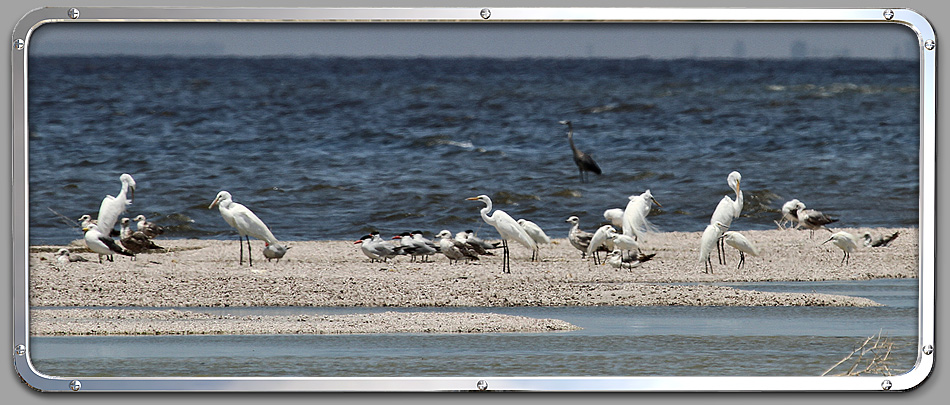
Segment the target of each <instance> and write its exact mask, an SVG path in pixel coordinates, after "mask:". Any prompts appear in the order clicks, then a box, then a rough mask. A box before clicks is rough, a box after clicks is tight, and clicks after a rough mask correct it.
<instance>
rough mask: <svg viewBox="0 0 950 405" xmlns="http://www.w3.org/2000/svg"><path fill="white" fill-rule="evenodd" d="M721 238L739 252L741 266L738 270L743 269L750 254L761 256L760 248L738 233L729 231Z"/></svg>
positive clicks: (739, 265)
mask: <svg viewBox="0 0 950 405" xmlns="http://www.w3.org/2000/svg"><path fill="white" fill-rule="evenodd" d="M720 238H721V239H722V240H723V241H724V242H726V244H727V245H729V246H732V247H734V248H736V250H738V251H739V264H738V265H737V266H736V270H739V269H741V268H742V265H743V264H745V254H746V253H748V254H750V255H752V256H758V255H759V248H757V247H756V246H755V245H754V244H752V242H751V241H749V239H748V238H746V237H745V236H743V235H742V234H741V233H739V232H736V231H727V232H724V233H723V234H722V236H720Z"/></svg>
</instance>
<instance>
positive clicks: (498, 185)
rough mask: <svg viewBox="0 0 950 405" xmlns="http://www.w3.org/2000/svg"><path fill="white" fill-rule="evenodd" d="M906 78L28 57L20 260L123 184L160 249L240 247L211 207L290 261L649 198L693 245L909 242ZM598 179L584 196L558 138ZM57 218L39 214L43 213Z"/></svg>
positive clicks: (589, 218)
mask: <svg viewBox="0 0 950 405" xmlns="http://www.w3.org/2000/svg"><path fill="white" fill-rule="evenodd" d="M918 71H919V69H918V65H917V62H906V61H870V60H854V59H820V60H811V59H810V60H674V61H666V60H649V59H630V60H605V59H576V60H572V59H505V60H499V59H342V58H280V59H267V58H244V59H242V58H205V59H202V58H196V59H191V58H145V57H101V58H87V57H31V58H30V60H29V102H28V108H29V129H30V135H29V145H28V146H29V187H30V189H29V198H30V204H29V207H30V243H31V244H53V243H55V244H60V243H66V242H68V241H70V240H73V239H77V238H79V237H80V232H79V230H78V228H77V227H76V226H75V225H74V224H69V223H68V221H65V220H62V219H61V218H60V217H59V216H58V215H57V214H61V215H63V216H64V217H67V218H69V219H75V218H78V217H79V216H81V215H83V214H93V215H94V214H95V213H96V211H97V209H98V206H99V202H100V201H101V199H102V197H103V196H105V195H106V194H112V195H115V194H116V193H118V192H119V188H120V183H119V181H118V177H119V175H120V174H121V173H124V172H126V173H130V174H132V175H133V176H134V177H135V179H136V181H137V183H138V188H137V189H136V193H135V201H134V204H133V206H132V207H131V209H130V211H129V212H128V215H129V216H130V217H131V216H134V215H137V214H145V215H146V216H148V217H149V218H150V219H152V220H155V221H156V222H158V223H160V224H162V225H166V226H168V227H170V231H169V232H168V233H167V234H166V236H168V237H178V238H217V239H221V238H233V235H234V233H233V231H232V230H231V229H230V228H229V227H228V226H227V224H226V223H225V222H224V221H223V220H222V219H221V217H220V215H219V213H218V212H217V210H209V209H208V205H209V204H210V203H211V201H212V200H213V199H214V197H215V195H216V194H217V192H218V191H220V190H228V191H230V192H231V194H232V195H233V196H234V199H235V201H238V202H241V203H243V204H245V205H247V206H248V207H249V208H251V209H252V210H253V211H255V212H256V213H257V214H258V216H259V217H260V218H261V219H263V220H264V221H265V222H266V223H268V225H269V226H270V227H271V229H272V230H273V232H274V233H275V235H276V236H277V237H278V238H279V239H283V240H315V239H356V238H359V236H361V235H362V234H365V233H367V231H369V230H372V229H376V230H379V231H381V232H383V233H384V234H396V233H399V232H403V231H407V230H414V229H421V230H424V231H427V232H431V233H437V232H438V231H439V230H441V229H449V230H451V231H453V232H455V231H458V230H462V229H467V228H472V229H479V228H483V229H481V231H482V232H486V233H484V234H483V235H484V237H491V235H493V232H494V230H493V229H484V227H485V226H484V225H483V223H482V221H481V219H480V218H479V215H478V210H479V209H480V208H481V207H482V205H481V204H480V203H477V202H472V201H465V198H466V197H471V196H475V195H478V194H487V195H489V196H491V197H492V199H493V200H494V201H495V204H496V207H497V208H500V209H504V210H506V211H508V212H509V213H510V214H511V215H512V216H514V217H515V218H522V217H523V218H527V219H530V220H532V221H534V222H536V223H538V224H539V225H541V226H542V227H544V228H546V229H549V230H550V231H549V232H548V233H549V234H552V235H563V234H566V232H567V229H568V225H567V224H566V223H565V222H564V219H565V218H567V217H568V216H570V215H577V216H579V217H580V218H581V225H582V227H583V228H585V229H593V228H595V227H596V226H597V225H598V224H599V223H600V222H601V221H602V220H603V218H602V216H601V215H602V213H603V211H604V210H605V209H609V208H617V207H623V206H625V204H626V201H627V199H626V197H627V196H628V195H630V194H639V193H641V192H643V191H644V190H645V189H650V190H651V191H652V193H653V195H654V196H655V197H656V199H657V200H658V201H659V202H660V204H662V205H663V206H662V208H659V207H655V209H654V210H653V212H652V213H651V219H652V221H653V223H654V224H655V225H657V226H658V227H659V228H660V230H662V231H699V230H702V229H703V227H704V226H705V224H708V221H709V216H710V215H711V213H712V211H713V209H714V208H715V206H716V203H717V202H718V200H719V199H720V198H721V197H722V196H723V195H725V194H731V193H732V192H731V190H730V189H729V188H728V186H727V185H726V176H727V174H728V173H729V172H730V171H732V170H738V171H740V172H741V173H742V175H743V177H742V183H741V185H742V190H743V191H744V192H745V208H744V210H743V214H742V218H740V219H739V220H737V221H736V222H735V223H734V224H733V225H734V228H735V229H738V230H743V229H768V228H772V227H774V226H775V225H774V224H773V222H772V220H774V219H777V218H778V216H779V215H778V214H777V211H778V209H779V207H780V206H781V204H782V203H783V202H785V201H787V200H789V199H792V198H798V199H800V200H802V201H803V202H805V203H806V204H807V205H808V206H809V207H811V208H816V209H819V210H822V211H824V212H825V213H828V214H831V215H832V216H835V217H838V218H840V222H839V223H838V224H837V225H839V226H843V227H847V226H884V227H897V226H916V225H917V223H918V196H919V162H918V152H919V135H918V133H919V131H918V128H919V118H918V111H919V108H918V107H919V89H918V83H919V77H918ZM559 120H572V121H573V122H574V124H575V138H576V142H577V144H578V147H580V148H581V149H582V150H584V151H586V152H589V153H591V154H592V155H593V156H594V158H595V159H596V160H597V162H598V163H599V164H600V166H601V167H602V168H603V170H604V174H603V175H602V176H591V181H590V182H589V183H581V182H580V181H579V178H578V172H577V169H576V167H575V166H574V164H573V162H572V160H571V152H570V149H569V147H568V144H567V139H566V130H565V127H564V126H562V125H559V124H558V121H559ZM51 210H52V211H55V213H54V212H51Z"/></svg>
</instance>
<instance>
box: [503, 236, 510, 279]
mask: <svg viewBox="0 0 950 405" xmlns="http://www.w3.org/2000/svg"><path fill="white" fill-rule="evenodd" d="M501 241H502V242H501V245H502V247H503V254H502V256H503V257H502V259H501V272H502V273H511V260H510V259H509V257H508V240H507V239H502V240H501Z"/></svg>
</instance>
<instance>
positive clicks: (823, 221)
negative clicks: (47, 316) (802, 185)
mask: <svg viewBox="0 0 950 405" xmlns="http://www.w3.org/2000/svg"><path fill="white" fill-rule="evenodd" d="M796 215H797V216H798V225H797V226H796V228H798V227H805V228H807V229H809V230H810V231H811V234H810V235H809V236H810V237H814V236H815V230H816V229H821V228H825V230H827V231H828V232H831V229H828V228H827V227H825V225H828V224H830V223H832V222H837V221H838V219H837V218H831V217H829V216H827V215H825V214H823V213H822V212H821V211H817V210H812V209H805V204H802V203H798V207H797V209H796Z"/></svg>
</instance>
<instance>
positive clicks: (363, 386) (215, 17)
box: [10, 7, 937, 392]
mask: <svg viewBox="0 0 950 405" xmlns="http://www.w3.org/2000/svg"><path fill="white" fill-rule="evenodd" d="M192 22H197V23H238V24H240V23H275V24H276V23H295V24H296V23H300V24H307V23H311V24H312V23H340V24H346V23H357V22H358V23H467V24H511V23H539V22H540V23H576V22H583V23H617V24H635V23H694V24H702V23H738V24H742V23H762V24H769V23H838V24H848V23H873V24H899V25H903V26H906V27H908V28H910V29H911V30H913V32H915V33H916V35H917V37H918V41H919V52H920V57H919V58H920V59H919V60H920V112H919V114H920V190H921V191H920V200H919V216H920V222H919V238H920V245H919V275H920V276H919V333H918V336H919V342H918V359H917V363H916V366H915V367H914V368H913V369H912V370H911V371H909V372H907V373H905V374H901V375H895V376H889V377H880V376H874V377H863V376H862V377H818V376H814V377H810V376H800V377H713V376H691V377H663V376H656V377H582V376H578V377H543V376H536V377H535V376H531V377H492V376H460V377H379V378H373V377H352V378H346V377H187V378H185V377H147V378H139V377H70V376H51V375H46V374H44V373H42V372H41V371H39V370H37V369H36V368H35V367H34V365H33V364H32V362H31V358H30V353H31V352H30V334H29V322H30V304H29V288H30V268H29V264H28V258H29V252H30V250H29V248H30V246H29V237H28V235H29V224H28V218H29V201H28V199H27V197H26V196H27V195H28V186H29V167H28V158H27V156H28V155H29V150H28V136H29V134H28V128H29V127H28V123H29V118H30V112H29V111H28V109H27V96H28V90H27V82H28V81H27V78H28V75H29V72H28V69H27V68H28V64H27V59H28V55H29V52H30V44H31V36H32V35H33V33H34V32H35V31H36V30H37V29H39V28H40V27H42V26H44V25H47V24H84V23H91V24H94V23H128V24H135V23H192ZM935 41H936V38H935V33H934V30H933V28H932V27H931V25H930V23H929V22H928V21H927V20H926V19H925V18H924V16H922V15H920V14H919V13H917V12H915V11H913V10H910V9H900V8H895V9H884V8H867V9H794V8H791V9H789V8H782V9H779V8H771V9H766V8H760V9H751V8H750V9H737V8H729V9H726V8H696V9H688V8H495V7H492V8H188V7H182V8H158V7H156V8H151V7H76V8H41V9H37V10H35V11H33V12H30V13H29V14H27V15H25V16H24V17H23V18H22V19H21V20H20V22H19V24H17V26H16V28H15V30H14V32H13V36H12V41H11V51H10V52H11V53H10V55H11V60H12V63H13V85H12V89H13V95H12V98H13V115H12V116H13V132H12V134H13V148H12V150H13V157H12V165H13V171H12V173H13V190H12V191H13V196H14V198H13V207H12V211H13V215H12V225H13V254H14V257H13V260H12V263H13V281H14V282H13V286H14V306H13V313H14V325H13V326H14V327H13V333H14V338H13V340H14V345H15V347H14V348H13V349H14V355H13V361H14V365H15V369H16V371H17V373H18V374H19V375H20V377H21V378H22V380H23V382H24V383H26V384H27V385H29V386H30V387H32V388H34V389H36V390H40V391H49V392H57V391H62V392H71V391H82V392H99V391H110V392H132V391H359V392H367V391H387V392H390V391H477V390H489V391H755V392H761V391H798V390H807V391H888V390H890V391H901V390H909V389H913V388H915V387H917V386H918V385H920V384H922V383H923V382H924V381H925V380H926V379H927V377H928V376H929V375H930V373H931V372H932V370H933V367H934V360H935V359H934V356H933V354H932V353H933V350H934V349H933V346H934V344H935V337H934V322H935V309H936V307H935V295H936V291H935V281H934V276H935V270H936V264H935V256H936V246H935V240H936V220H935V214H936V212H937V210H936V198H935V191H936V179H935V176H936V168H935V165H936V146H935V144H936V129H935V128H936V125H935V122H936V110H935V104H936V101H935V98H936V94H935V91H936V87H935V80H936V69H935V61H936V42H935Z"/></svg>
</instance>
